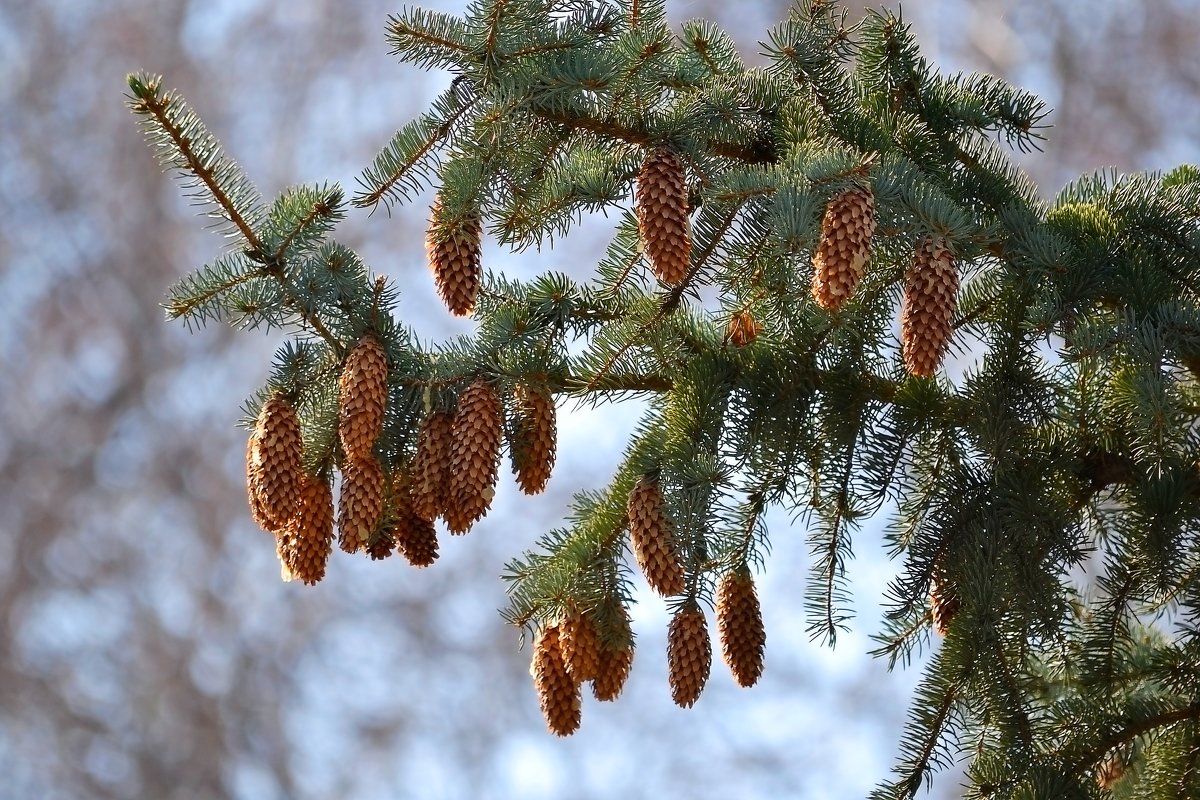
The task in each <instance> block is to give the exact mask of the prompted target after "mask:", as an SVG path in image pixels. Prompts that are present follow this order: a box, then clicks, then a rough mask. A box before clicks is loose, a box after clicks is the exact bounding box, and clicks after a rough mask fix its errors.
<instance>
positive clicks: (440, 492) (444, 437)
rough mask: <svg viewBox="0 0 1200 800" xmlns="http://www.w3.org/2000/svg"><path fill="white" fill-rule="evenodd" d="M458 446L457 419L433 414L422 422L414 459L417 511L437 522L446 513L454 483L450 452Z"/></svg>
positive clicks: (429, 520)
mask: <svg viewBox="0 0 1200 800" xmlns="http://www.w3.org/2000/svg"><path fill="white" fill-rule="evenodd" d="M453 443H454V415H453V414H450V413H449V412H446V411H431V412H429V413H428V414H427V415H425V419H423V420H422V421H421V430H420V432H419V433H418V434H417V455H416V458H414V459H413V467H412V471H413V482H412V503H413V511H414V512H416V514H417V515H418V516H419V517H421V519H423V520H426V521H428V522H433V521H434V520H435V519H437V518H438V517H439V516H441V515H442V514H443V513H444V512H445V510H446V500H447V491H446V490H447V485H448V484H449V482H450V451H451V449H452V447H453Z"/></svg>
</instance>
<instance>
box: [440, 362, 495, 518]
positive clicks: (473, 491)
mask: <svg viewBox="0 0 1200 800" xmlns="http://www.w3.org/2000/svg"><path fill="white" fill-rule="evenodd" d="M503 425H504V418H503V416H502V409H501V407H500V398H499V396H498V395H497V394H496V390H495V389H493V388H492V385H491V384H490V383H488V382H487V381H486V380H484V379H483V378H477V379H476V380H475V382H474V383H472V384H471V385H470V386H468V387H467V389H466V390H465V391H464V392H463V393H462V397H460V398H459V401H458V411H457V412H456V413H455V415H454V426H453V445H452V448H453V449H452V451H451V453H450V480H449V491H448V497H447V503H446V511H445V514H444V516H445V519H446V526H447V527H448V528H449V529H450V532H451V533H466V532H467V531H468V530H470V529H471V525H473V524H474V523H475V521H476V520H478V519H480V518H482V517H483V515H484V514H486V513H487V511H488V509H489V508H490V507H491V505H492V497H493V496H494V495H495V493H496V477H497V472H498V470H499V466H500V437H501V435H502V432H503Z"/></svg>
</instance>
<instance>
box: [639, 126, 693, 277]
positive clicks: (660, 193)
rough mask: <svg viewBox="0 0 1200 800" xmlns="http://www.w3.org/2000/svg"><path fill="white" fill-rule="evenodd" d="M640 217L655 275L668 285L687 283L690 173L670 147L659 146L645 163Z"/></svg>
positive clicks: (689, 243) (640, 199)
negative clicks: (688, 184)
mask: <svg viewBox="0 0 1200 800" xmlns="http://www.w3.org/2000/svg"><path fill="white" fill-rule="evenodd" d="M637 218H638V231H639V232H640V233H641V237H642V246H643V247H644V248H645V250H646V255H647V256H649V258H650V266H651V267H652V268H653V270H654V274H655V276H656V277H657V278H658V279H659V280H660V281H662V282H663V283H665V284H667V285H668V286H678V285H679V284H681V283H683V281H684V279H685V278H687V274H688V271H689V270H690V269H691V263H692V233H691V228H690V224H689V222H688V187H687V176H686V175H685V174H684V171H683V162H681V161H680V160H679V156H678V155H676V154H675V152H674V151H673V150H671V149H670V148H669V147H659V148H658V149H656V150H655V151H654V152H653V153H651V154H650V155H649V156H648V157H647V158H646V160H645V161H644V162H643V163H642V169H641V171H640V172H638V176H637Z"/></svg>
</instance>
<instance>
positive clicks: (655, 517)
mask: <svg viewBox="0 0 1200 800" xmlns="http://www.w3.org/2000/svg"><path fill="white" fill-rule="evenodd" d="M628 513H629V538H630V540H631V541H632V542H633V555H634V556H635V557H636V558H637V562H638V566H639V567H641V569H642V574H643V575H645V576H646V582H647V583H649V584H650V588H652V589H654V591H656V592H658V593H659V594H660V595H662V596H663V597H670V596H671V595H675V594H679V593H680V592H682V591H683V561H682V560H681V559H680V557H679V551H678V549H677V548H676V546H675V531H674V527H675V526H674V525H673V524H672V523H671V520H670V518H669V517H668V516H667V513H666V509H665V508H664V507H663V496H662V488H661V487H660V486H659V483H658V480H657V479H656V478H652V477H650V476H649V475H643V476H642V477H641V478H639V479H638V482H637V483H636V484H635V485H634V487H633V491H631V492H630V493H629V504H628Z"/></svg>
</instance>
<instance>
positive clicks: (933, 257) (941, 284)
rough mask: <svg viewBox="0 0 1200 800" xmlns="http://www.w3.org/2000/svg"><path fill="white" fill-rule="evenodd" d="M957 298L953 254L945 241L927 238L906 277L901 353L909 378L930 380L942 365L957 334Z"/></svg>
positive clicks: (901, 322) (956, 273) (901, 327)
mask: <svg viewBox="0 0 1200 800" xmlns="http://www.w3.org/2000/svg"><path fill="white" fill-rule="evenodd" d="M957 298H958V269H957V267H956V266H955V263H954V254H953V253H952V252H950V248H949V247H947V246H946V243H945V241H943V240H942V239H933V238H932V237H928V236H927V237H925V238H924V239H923V240H922V241H921V243H920V244H919V245H918V246H917V251H916V254H915V256H914V257H913V262H912V266H910V267H909V269H908V273H907V275H906V276H905V285H904V305H903V308H902V309H901V311H900V343H901V352H902V355H903V358H904V367H905V368H906V369H907V370H908V372H909V374H910V375H916V376H918V377H922V378H928V377H930V376H931V375H933V373H935V372H937V370H938V367H940V366H941V364H942V357H943V356H945V355H946V348H947V347H948V346H949V344H950V336H951V334H953V332H954V329H953V327H952V322H953V320H954V309H955V307H956V305H957V303H958V299H957Z"/></svg>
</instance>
